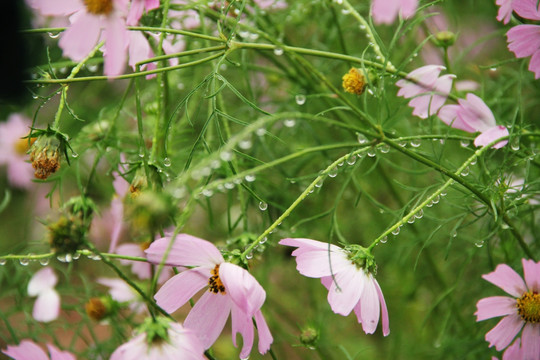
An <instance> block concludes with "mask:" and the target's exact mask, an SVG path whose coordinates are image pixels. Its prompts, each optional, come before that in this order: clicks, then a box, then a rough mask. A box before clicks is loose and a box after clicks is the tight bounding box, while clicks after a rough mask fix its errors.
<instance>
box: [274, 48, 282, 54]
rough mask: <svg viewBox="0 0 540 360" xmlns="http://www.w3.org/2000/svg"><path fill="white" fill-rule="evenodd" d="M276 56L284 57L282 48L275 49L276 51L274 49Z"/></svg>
mask: <svg viewBox="0 0 540 360" xmlns="http://www.w3.org/2000/svg"><path fill="white" fill-rule="evenodd" d="M274 55H276V56H281V55H283V49H282V48H279V47H277V48H275V49H274Z"/></svg>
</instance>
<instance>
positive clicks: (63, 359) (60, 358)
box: [47, 344, 76, 360]
mask: <svg viewBox="0 0 540 360" xmlns="http://www.w3.org/2000/svg"><path fill="white" fill-rule="evenodd" d="M47 349H49V354H50V355H51V360H76V358H75V356H74V355H73V354H72V353H70V352H69V351H61V350H59V349H58V348H57V347H56V346H54V345H52V344H47Z"/></svg>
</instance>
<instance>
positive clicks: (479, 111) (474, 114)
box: [458, 93, 496, 132]
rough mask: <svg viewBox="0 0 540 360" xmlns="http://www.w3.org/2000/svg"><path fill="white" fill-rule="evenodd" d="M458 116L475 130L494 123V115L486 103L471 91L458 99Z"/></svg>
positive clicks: (483, 128)
mask: <svg viewBox="0 0 540 360" xmlns="http://www.w3.org/2000/svg"><path fill="white" fill-rule="evenodd" d="M459 105H460V109H459V110H458V116H459V117H460V118H461V120H463V121H464V122H466V123H467V124H468V125H469V126H470V127H472V128H473V129H475V131H482V132H483V131H486V130H488V129H490V128H492V127H494V126H495V125H496V122H495V117H494V116H493V113H492V112H491V109H490V108H489V107H488V106H487V105H486V103H485V102H484V101H483V100H482V99H481V98H479V97H478V96H476V95H475V94H473V93H468V94H467V97H466V100H464V99H459Z"/></svg>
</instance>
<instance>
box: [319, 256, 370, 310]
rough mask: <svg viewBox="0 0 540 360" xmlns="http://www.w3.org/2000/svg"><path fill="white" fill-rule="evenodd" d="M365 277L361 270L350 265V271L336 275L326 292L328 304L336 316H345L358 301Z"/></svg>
mask: <svg viewBox="0 0 540 360" xmlns="http://www.w3.org/2000/svg"><path fill="white" fill-rule="evenodd" d="M366 281H367V277H366V275H365V274H364V271H363V270H362V269H360V270H358V269H356V267H355V266H354V265H352V264H351V267H350V269H348V270H347V271H342V272H340V273H337V274H336V275H335V276H334V278H333V281H332V285H330V290H328V303H329V304H330V307H331V308H332V311H333V312H335V313H336V314H340V315H343V316H347V315H349V314H350V312H351V311H352V310H353V308H354V307H355V305H356V304H357V303H358V301H359V300H360V295H361V294H362V291H363V290H364V286H365V283H366Z"/></svg>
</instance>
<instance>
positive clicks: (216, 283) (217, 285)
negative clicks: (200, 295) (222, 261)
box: [208, 264, 225, 294]
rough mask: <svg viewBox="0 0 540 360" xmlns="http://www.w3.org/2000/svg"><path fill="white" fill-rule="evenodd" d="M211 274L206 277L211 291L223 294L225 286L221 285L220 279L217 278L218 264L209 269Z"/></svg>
mask: <svg viewBox="0 0 540 360" xmlns="http://www.w3.org/2000/svg"><path fill="white" fill-rule="evenodd" d="M211 273H212V276H211V277H210V279H208V286H209V289H208V290H210V291H211V292H213V293H214V294H217V293H221V294H225V286H223V283H222V282H221V279H220V278H219V264H218V265H216V267H215V268H214V269H212V271H211Z"/></svg>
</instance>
